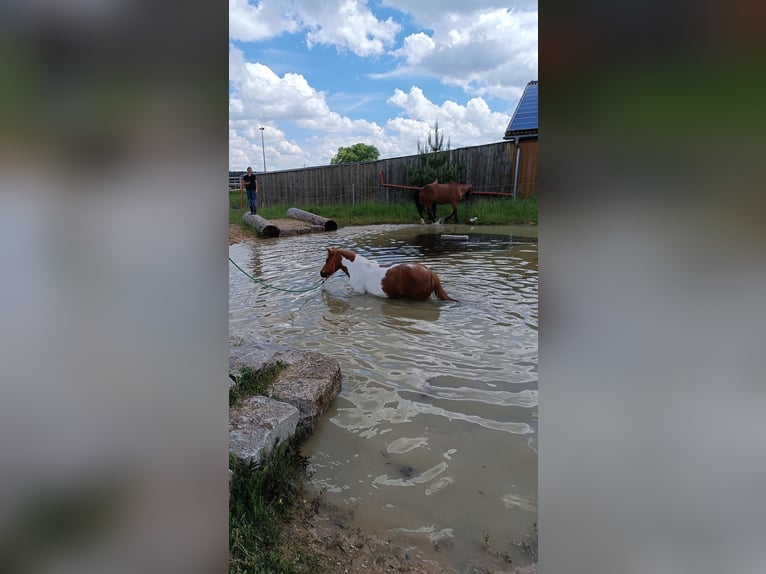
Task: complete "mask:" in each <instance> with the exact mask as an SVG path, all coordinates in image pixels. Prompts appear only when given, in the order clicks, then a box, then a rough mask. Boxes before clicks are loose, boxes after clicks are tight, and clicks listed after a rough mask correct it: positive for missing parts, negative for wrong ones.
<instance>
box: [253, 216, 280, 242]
mask: <svg viewBox="0 0 766 574" xmlns="http://www.w3.org/2000/svg"><path fill="white" fill-rule="evenodd" d="M245 223H247V224H248V225H250V226H251V227H255V228H256V229H257V230H258V232H259V233H260V234H261V235H263V236H264V237H279V227H277V226H276V225H274V224H273V223H271V222H270V221H269V220H268V219H264V218H263V217H261V216H260V215H258V214H252V213H245Z"/></svg>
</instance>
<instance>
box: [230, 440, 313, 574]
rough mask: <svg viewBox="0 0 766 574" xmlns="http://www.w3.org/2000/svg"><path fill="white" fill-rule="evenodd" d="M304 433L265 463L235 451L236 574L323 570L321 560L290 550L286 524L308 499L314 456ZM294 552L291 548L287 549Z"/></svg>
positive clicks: (233, 555)
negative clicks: (303, 446)
mask: <svg viewBox="0 0 766 574" xmlns="http://www.w3.org/2000/svg"><path fill="white" fill-rule="evenodd" d="M303 438H304V437H303V436H300V435H296V436H295V437H294V438H293V439H292V440H291V441H289V442H286V443H282V444H281V445H278V446H276V447H275V448H274V449H272V451H271V452H270V453H269V454H268V455H267V456H266V457H264V459H263V460H262V461H261V463H260V464H259V465H257V466H256V465H255V464H253V463H248V462H245V461H243V460H240V459H238V458H237V457H235V456H233V455H229V468H230V469H231V470H232V481H231V491H230V497H229V573H230V574H245V573H247V574H260V573H264V574H267V573H268V574H307V573H310V572H316V571H318V570H317V569H316V568H317V564H316V558H314V557H313V556H311V555H307V554H305V553H300V552H294V551H291V550H289V545H290V541H285V540H284V539H283V530H284V524H285V522H286V521H288V520H290V519H291V513H292V512H293V511H294V509H296V508H297V507H298V502H299V501H301V500H302V498H303V494H304V493H303V480H304V478H305V477H306V465H307V461H308V459H307V458H306V457H304V456H303V455H302V454H301V453H300V447H299V444H300V442H301V441H302V440H303ZM286 547H287V548H288V551H285V548H286Z"/></svg>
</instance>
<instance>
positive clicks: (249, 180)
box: [242, 174, 257, 191]
mask: <svg viewBox="0 0 766 574" xmlns="http://www.w3.org/2000/svg"><path fill="white" fill-rule="evenodd" d="M256 179H257V178H256V177H255V174H252V175H247V174H245V175H243V176H242V181H243V182H244V184H245V189H251V190H253V191H255V180H256Z"/></svg>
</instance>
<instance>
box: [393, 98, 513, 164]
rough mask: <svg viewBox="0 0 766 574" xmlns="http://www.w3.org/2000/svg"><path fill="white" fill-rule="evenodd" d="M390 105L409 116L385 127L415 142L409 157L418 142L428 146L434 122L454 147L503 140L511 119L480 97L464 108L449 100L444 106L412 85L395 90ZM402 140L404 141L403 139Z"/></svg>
mask: <svg viewBox="0 0 766 574" xmlns="http://www.w3.org/2000/svg"><path fill="white" fill-rule="evenodd" d="M388 103H389V104H391V105H393V106H396V107H399V108H401V109H402V110H403V112H404V114H405V116H406V117H397V118H395V119H392V120H390V121H389V122H388V124H387V125H386V127H387V128H389V129H390V130H395V131H398V132H399V133H400V134H401V135H402V136H405V137H406V138H407V139H408V140H409V141H411V142H413V143H412V148H411V149H410V150H409V151H407V152H405V154H406V155H409V154H414V153H417V145H416V142H417V140H418V139H419V140H420V142H421V143H425V142H426V140H427V138H428V132H429V130H432V128H433V124H434V122H439V131H443V132H444V134H445V145H446V143H447V141H446V140H447V139H449V143H450V146H451V147H453V148H457V147H466V146H470V145H480V144H484V143H487V142H488V141H500V140H501V139H502V138H503V133H504V131H505V127H506V126H507V125H508V122H509V121H510V119H511V118H510V116H509V115H506V114H503V113H499V112H493V111H492V110H491V109H490V108H489V106H488V105H487V103H486V102H485V101H484V99H483V98H481V97H476V98H472V99H471V100H469V101H468V102H467V103H466V105H465V106H463V105H460V104H458V103H457V102H453V101H451V100H447V101H445V102H444V103H442V104H441V105H439V104H435V103H434V102H432V101H431V100H429V99H428V98H427V97H426V96H425V95H424V94H423V90H421V89H420V88H418V87H417V86H412V87H411V88H410V91H409V92H404V91H402V90H399V89H397V90H395V91H394V94H393V95H392V96H391V97H390V98H389V100H388ZM402 139H405V138H404V137H403V138H402Z"/></svg>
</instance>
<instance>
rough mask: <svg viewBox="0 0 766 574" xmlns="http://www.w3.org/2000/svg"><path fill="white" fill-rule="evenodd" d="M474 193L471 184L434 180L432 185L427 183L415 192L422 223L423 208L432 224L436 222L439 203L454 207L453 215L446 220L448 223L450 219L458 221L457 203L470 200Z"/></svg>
mask: <svg viewBox="0 0 766 574" xmlns="http://www.w3.org/2000/svg"><path fill="white" fill-rule="evenodd" d="M471 191H473V188H472V187H471V184H470V183H456V182H453V183H439V182H438V181H436V180H434V181H433V182H432V183H427V184H426V185H424V186H423V187H421V188H420V189H419V190H415V205H416V206H417V208H418V213H419V214H420V219H421V222H422V220H423V208H425V210H426V213H427V214H428V216H429V217H430V218H431V222H432V223H433V222H434V221H436V205H437V204H439V203H449V204H451V205H452V213H450V214H449V215H448V216H447V217H446V218H445V219H444V222H445V223H446V222H447V220H449V218H450V217H454V218H455V223H458V220H457V202H458V201H460V200H461V199H463V198H466V199H467V198H468V197H469V196H470V194H471Z"/></svg>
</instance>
